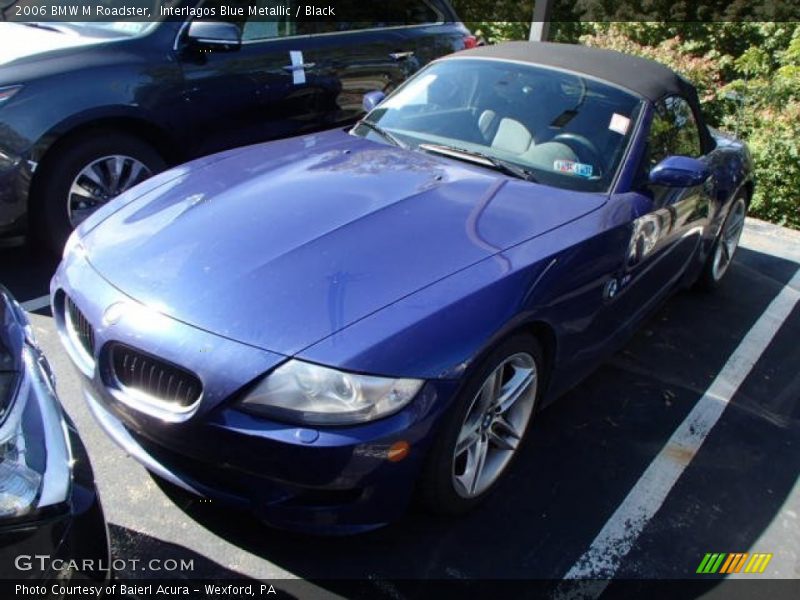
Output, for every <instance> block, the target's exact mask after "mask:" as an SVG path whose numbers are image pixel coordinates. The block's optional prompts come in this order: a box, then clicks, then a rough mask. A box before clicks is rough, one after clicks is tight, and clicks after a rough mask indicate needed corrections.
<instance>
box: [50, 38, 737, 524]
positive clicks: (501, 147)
mask: <svg viewBox="0 0 800 600" xmlns="http://www.w3.org/2000/svg"><path fill="white" fill-rule="evenodd" d="M381 95H382V94H381V93H380V92H378V93H375V94H369V95H368V96H367V98H366V99H365V100H366V103H367V104H368V105H370V106H372V105H374V108H373V109H372V110H371V112H369V114H368V115H367V116H366V117H365V118H364V119H363V120H362V121H360V122H359V123H358V124H357V125H356V126H355V127H354V128H352V129H349V130H345V129H338V130H334V131H330V132H325V133H320V134H313V135H308V136H303V137H298V138H294V139H291V140H285V141H280V142H271V143H268V144H264V145H261V146H254V147H250V148H245V149H240V150H237V151H230V152H227V153H223V154H218V155H215V156H212V157H207V158H204V159H201V160H200V161H196V162H194V163H190V164H187V165H184V166H182V167H180V168H178V169H174V170H172V171H168V172H165V173H162V174H160V175H158V176H156V177H154V178H153V179H151V180H149V181H148V182H145V183H144V184H142V185H141V186H140V187H138V188H136V189H133V190H131V191H129V192H128V193H126V194H124V195H123V196H120V197H119V198H118V199H117V200H115V201H114V202H112V203H110V204H108V205H106V206H105V207H103V208H101V209H100V210H99V211H98V212H96V213H95V214H94V215H92V216H91V217H89V219H88V220H87V221H85V222H84V223H83V224H82V225H81V227H80V228H78V230H77V231H76V232H75V233H74V234H73V236H72V238H71V239H70V241H69V242H68V244H67V247H66V249H65V256H64V261H63V262H62V264H61V265H60V267H59V269H58V272H57V273H56V275H55V277H54V279H53V281H52V284H51V292H52V304H53V313H54V315H55V319H56V323H57V325H58V328H59V332H60V334H61V338H62V341H63V342H64V344H65V347H66V348H67V350H68V352H69V354H70V356H71V357H72V359H73V361H74V363H75V364H76V366H77V367H78V370H79V371H80V373H81V376H82V378H83V379H84V381H85V383H86V389H87V393H86V397H87V401H88V403H89V407H90V408H91V410H92V413H93V414H94V416H95V417H96V418H97V420H98V422H99V423H100V424H101V426H102V427H103V428H104V429H105V430H106V432H107V433H108V434H109V435H111V437H113V438H114V440H116V441H117V442H118V443H119V444H120V445H122V446H123V447H124V448H125V449H126V450H127V451H128V453H129V454H131V455H132V456H133V457H135V458H137V459H138V460H140V461H141V462H142V463H143V464H144V465H145V466H146V467H147V468H148V469H150V470H151V471H153V472H154V473H156V474H158V475H159V476H161V477H164V478H167V479H169V480H171V481H172V482H174V483H176V484H177V485H180V486H182V487H184V488H186V489H188V490H191V491H192V492H194V493H197V494H201V495H205V496H208V497H211V498H215V499H217V500H219V501H220V502H229V503H233V504H238V505H241V506H246V507H249V508H251V509H253V510H255V511H257V512H258V513H259V514H260V515H262V516H263V517H264V518H265V519H266V520H267V521H269V522H272V523H275V524H277V525H280V526H284V527H293V528H303V529H307V530H315V531H353V530H359V529H365V528H369V527H374V526H376V525H379V524H381V523H385V522H387V521H389V520H391V519H393V518H395V517H397V516H398V514H400V513H401V512H402V511H403V510H404V509H405V507H406V506H407V504H408V501H409V499H410V498H411V496H412V492H414V490H416V492H417V493H418V494H420V496H421V498H422V499H423V500H424V501H425V502H426V503H427V505H428V506H430V507H431V508H432V509H434V510H436V511H439V512H445V513H460V512H463V511H465V510H468V509H470V508H472V507H473V506H475V505H476V504H477V503H479V502H480V501H481V500H482V499H483V498H484V497H485V496H486V495H487V494H488V493H490V491H491V490H492V489H494V488H495V487H496V486H497V484H498V482H499V481H500V480H501V479H502V475H503V474H504V473H505V472H506V471H507V469H508V468H509V465H510V464H511V461H512V459H513V458H514V457H515V456H516V454H517V453H518V450H519V448H520V444H521V443H522V441H523V440H524V438H525V436H526V432H527V431H528V429H529V427H528V425H529V423H530V422H531V420H532V418H533V417H534V415H535V412H536V411H537V410H538V409H539V408H541V407H542V406H544V405H545V404H546V403H547V402H550V401H552V400H553V399H555V398H556V397H557V396H558V395H559V394H560V393H561V392H563V391H564V390H566V389H567V388H568V387H570V386H572V385H574V384H576V383H577V382H578V381H579V380H580V379H581V378H582V377H583V376H585V375H586V374H588V372H589V371H590V370H591V369H592V368H593V367H594V366H596V365H597V364H598V362H599V361H601V360H603V359H604V358H605V357H607V356H608V355H609V353H611V352H613V351H614V350H615V349H617V348H619V347H620V345H621V344H622V343H623V342H624V341H626V339H627V338H628V337H629V336H630V334H631V333H632V331H633V330H634V328H635V327H637V326H638V325H639V324H641V323H642V321H643V320H644V319H646V318H647V317H648V316H650V315H652V314H653V311H654V310H655V309H656V308H657V307H658V306H659V304H660V303H661V302H662V301H663V300H665V299H666V298H667V297H669V295H670V294H671V293H673V292H674V291H675V290H678V289H681V288H683V287H686V286H690V285H693V284H698V285H700V286H702V287H706V288H713V287H715V286H716V285H718V284H719V282H720V281H721V280H722V278H723V277H724V275H725V273H726V272H727V270H728V267H729V265H730V264H731V259H732V257H733V254H734V252H735V250H736V247H737V244H738V241H739V236H740V235H741V232H742V229H743V226H744V218H745V211H746V208H747V203H748V202H749V200H750V197H751V194H752V191H753V181H752V174H751V171H752V168H751V167H752V165H751V160H750V156H749V153H748V151H747V148H746V146H745V145H744V144H743V143H742V142H739V141H737V140H735V139H733V138H731V137H729V136H726V135H723V134H721V133H719V132H714V131H712V130H709V129H708V128H707V127H706V125H705V123H704V122H703V118H702V115H701V113H700V110H699V105H698V99H697V94H696V92H695V90H694V88H693V87H692V86H691V85H690V84H688V83H687V82H686V81H685V80H683V79H682V78H681V77H679V76H678V75H676V74H675V73H674V72H672V71H671V70H669V69H668V68H666V67H664V66H662V65H659V64H657V63H655V62H651V61H648V60H644V59H640V58H634V57H631V56H626V55H622V54H619V53H615V52H611V51H603V50H598V49H591V48H584V47H580V46H569V45H559V44H532V43H510V44H505V45H500V46H493V47H486V48H478V49H474V50H468V51H465V52H461V53H457V54H454V55H452V56H449V57H445V58H442V59H439V60H437V61H435V62H433V63H432V64H431V65H429V66H428V67H426V68H425V69H423V70H422V71H420V72H419V73H418V74H417V75H415V76H414V77H413V78H411V79H410V80H409V81H408V82H406V83H405V84H404V85H403V86H401V87H400V88H399V89H398V90H397V91H396V92H395V93H393V94H392V95H390V96H389V97H388V98H385V99H382V98H381V97H380V96H381Z"/></svg>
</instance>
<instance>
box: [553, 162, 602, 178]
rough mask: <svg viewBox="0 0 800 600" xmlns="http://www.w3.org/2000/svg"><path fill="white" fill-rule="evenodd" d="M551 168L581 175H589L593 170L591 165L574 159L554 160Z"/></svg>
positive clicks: (560, 171)
mask: <svg viewBox="0 0 800 600" xmlns="http://www.w3.org/2000/svg"><path fill="white" fill-rule="evenodd" d="M553 169H555V170H556V171H558V172H559V173H571V174H572V175H579V176H581V177H591V176H592V172H593V171H594V169H593V168H592V165H587V164H585V163H579V162H575V161H574V160H556V161H554V162H553Z"/></svg>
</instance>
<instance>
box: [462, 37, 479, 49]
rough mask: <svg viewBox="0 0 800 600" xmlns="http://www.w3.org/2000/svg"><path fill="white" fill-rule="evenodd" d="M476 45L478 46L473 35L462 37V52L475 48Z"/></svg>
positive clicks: (476, 39)
mask: <svg viewBox="0 0 800 600" xmlns="http://www.w3.org/2000/svg"><path fill="white" fill-rule="evenodd" d="M477 45H478V38H476V37H475V36H474V35H466V36H464V50H469V49H470V48H475V47H476V46H477Z"/></svg>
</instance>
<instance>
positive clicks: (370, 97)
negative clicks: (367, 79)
mask: <svg viewBox="0 0 800 600" xmlns="http://www.w3.org/2000/svg"><path fill="white" fill-rule="evenodd" d="M384 98H386V94H384V93H383V92H382V91H380V90H375V91H372V92H367V93H366V94H364V99H363V100H362V102H361V106H363V107H364V110H365V111H366V112H369V111H371V110H372V109H373V108H375V107H376V106H378V104H380V103H381V102H383V99H384Z"/></svg>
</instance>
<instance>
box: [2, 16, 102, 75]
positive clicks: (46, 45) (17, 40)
mask: <svg viewBox="0 0 800 600" xmlns="http://www.w3.org/2000/svg"><path fill="white" fill-rule="evenodd" d="M0 39H2V40H3V43H2V44H0V65H5V64H8V63H11V62H13V61H15V60H17V59H20V58H26V57H30V56H35V55H38V54H45V53H46V52H51V51H53V50H63V49H65V48H75V47H79V46H89V45H92V44H99V43H102V42H105V41H107V40H104V39H98V38H92V37H84V36H82V35H79V34H78V33H74V34H73V33H59V32H57V31H50V30H47V29H37V28H35V27H28V26H25V25H20V24H17V23H0Z"/></svg>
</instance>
